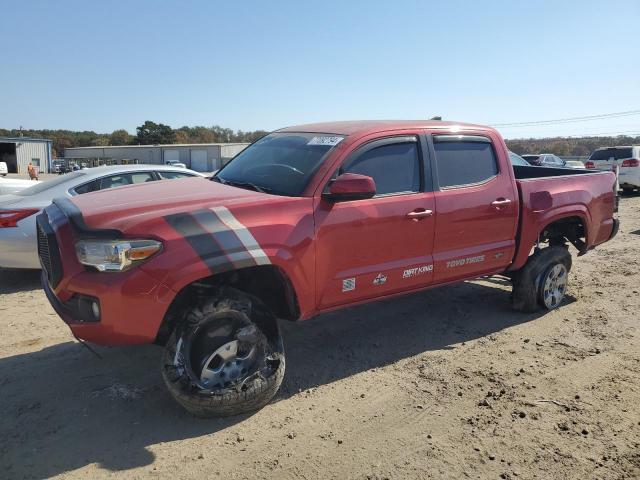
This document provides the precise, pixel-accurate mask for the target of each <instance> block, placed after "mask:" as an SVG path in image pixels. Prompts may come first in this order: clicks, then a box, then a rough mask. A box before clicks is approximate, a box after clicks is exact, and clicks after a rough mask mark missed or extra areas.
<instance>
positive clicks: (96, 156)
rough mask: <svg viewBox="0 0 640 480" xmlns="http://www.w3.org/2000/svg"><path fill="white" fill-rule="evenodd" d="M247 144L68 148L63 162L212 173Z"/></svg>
mask: <svg viewBox="0 0 640 480" xmlns="http://www.w3.org/2000/svg"><path fill="white" fill-rule="evenodd" d="M247 145H249V144H248V143H194V144H168V145H123V146H115V147H74V148H65V150H64V158H65V160H67V161H74V162H76V163H87V166H90V167H91V166H97V165H102V164H106V165H110V164H130V163H134V164H140V163H145V164H164V163H167V162H168V161H170V160H177V161H179V162H181V163H184V164H185V165H186V166H187V168H191V169H192V170H196V171H198V172H212V171H214V170H217V169H219V168H220V167H221V166H222V165H224V164H225V163H226V162H228V161H229V160H231V159H232V158H233V157H235V156H236V155H237V154H238V153H240V152H241V151H242V150H244V149H245V148H246V147H247Z"/></svg>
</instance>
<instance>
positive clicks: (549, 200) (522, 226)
mask: <svg viewBox="0 0 640 480" xmlns="http://www.w3.org/2000/svg"><path fill="white" fill-rule="evenodd" d="M514 172H515V177H516V185H517V186H518V195H519V197H520V205H521V208H520V212H521V213H520V219H519V226H518V230H519V235H518V239H519V241H518V248H517V251H516V252H517V253H516V257H515V258H514V261H513V264H512V265H511V267H510V270H517V269H519V268H521V267H522V266H523V265H524V264H525V262H526V261H527V257H528V256H529V254H530V252H531V248H533V246H534V245H535V244H536V241H537V235H538V232H540V231H542V230H543V229H544V228H545V227H546V226H547V225H549V224H551V223H553V222H554V221H556V220H557V219H560V218H566V217H568V216H569V217H575V218H576V219H577V220H579V221H580V223H582V225H583V226H584V228H585V230H586V232H585V240H586V242H585V243H586V244H585V247H584V251H581V252H580V253H581V254H582V253H586V251H588V250H589V249H591V248H593V247H595V246H596V245H599V244H600V243H603V242H606V241H607V240H608V239H609V238H610V237H611V235H612V232H613V228H614V225H613V224H614V221H613V218H612V217H613V210H614V205H615V197H616V192H615V184H616V178H615V174H614V173H613V172H606V171H594V170H582V169H580V170H579V169H570V168H548V167H533V166H532V167H524V166H515V167H514Z"/></svg>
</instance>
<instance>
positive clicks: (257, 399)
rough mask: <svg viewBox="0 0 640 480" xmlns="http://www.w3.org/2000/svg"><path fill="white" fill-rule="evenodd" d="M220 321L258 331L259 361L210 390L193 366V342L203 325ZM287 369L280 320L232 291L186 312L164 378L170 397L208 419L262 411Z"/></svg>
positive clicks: (169, 344) (166, 353) (170, 345)
mask: <svg viewBox="0 0 640 480" xmlns="http://www.w3.org/2000/svg"><path fill="white" fill-rule="evenodd" d="M216 322H219V323H223V322H234V323H233V324H234V325H239V326H241V327H243V328H241V329H240V330H238V332H241V331H243V330H245V331H246V330H247V328H249V329H252V330H253V331H255V332H257V335H254V336H256V339H254V341H255V346H256V348H257V349H258V351H259V355H258V357H259V358H258V360H257V362H256V365H255V366H254V368H253V370H252V371H250V372H247V375H246V376H244V377H243V378H241V379H238V381H237V382H235V383H234V384H233V385H229V386H225V387H224V388H216V389H207V388H204V387H203V385H202V384H201V383H199V378H198V375H197V374H196V373H194V370H193V368H192V367H191V365H190V361H189V358H188V357H189V352H190V345H191V344H190V342H193V341H194V339H195V337H196V335H197V333H198V330H199V329H202V328H203V326H204V325H216ZM254 327H257V328H254ZM284 371H285V356H284V348H283V345H282V337H281V336H280V332H279V330H278V325H277V321H276V319H275V318H274V317H273V315H272V314H271V312H269V310H268V309H267V308H266V307H265V306H264V304H262V302H260V300H258V299H257V298H255V297H252V296H250V295H247V294H245V293H243V292H240V291H238V290H235V289H231V288H224V289H222V290H221V291H220V292H219V294H218V295H217V296H216V297H215V298H213V299H209V300H207V301H205V302H203V304H202V305H200V306H197V307H194V308H193V309H191V310H189V311H187V312H185V314H184V321H183V322H181V323H180V324H179V325H178V326H177V327H176V328H175V330H174V331H173V333H172V334H171V336H170V338H169V341H168V342H167V345H166V346H165V349H164V353H163V356H162V378H163V380H164V382H165V384H166V386H167V388H168V390H169V393H170V394H171V396H172V397H173V398H174V399H175V400H176V401H177V402H178V403H179V404H180V405H182V406H183V407H184V408H185V409H186V410H187V411H189V412H191V413H192V414H194V415H196V416H198V417H205V418H210V417H227V416H233V415H239V414H243V413H248V412H253V411H256V410H259V409H260V408H262V407H264V406H265V405H266V404H267V403H269V401H270V400H271V399H272V398H273V396H274V395H275V394H276V392H277V391H278V389H279V388H280V384H281V383H282V380H283V377H284Z"/></svg>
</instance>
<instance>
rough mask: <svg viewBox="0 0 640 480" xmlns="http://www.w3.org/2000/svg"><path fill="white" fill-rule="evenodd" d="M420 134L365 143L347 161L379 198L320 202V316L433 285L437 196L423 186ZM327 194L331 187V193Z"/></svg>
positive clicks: (344, 166)
mask: <svg viewBox="0 0 640 480" xmlns="http://www.w3.org/2000/svg"><path fill="white" fill-rule="evenodd" d="M422 147H423V145H422V143H421V140H420V139H419V137H418V135H403V136H400V137H390V138H389V137H388V138H385V139H379V140H374V141H369V142H366V143H365V144H363V145H360V146H358V147H356V148H355V149H354V151H353V153H351V154H350V155H348V156H347V158H346V160H345V161H344V162H343V164H342V166H341V167H340V168H339V169H338V170H337V171H336V172H335V174H334V178H335V176H337V175H340V174H343V173H358V174H362V175H368V176H370V177H372V178H373V179H374V181H375V182H376V196H375V197H373V198H370V199H366V200H353V201H343V202H329V201H327V200H324V199H320V198H318V206H317V208H316V212H315V221H316V245H317V247H316V258H317V262H316V263H317V265H316V272H317V277H316V280H317V281H316V292H317V295H316V296H317V303H318V307H319V308H320V309H325V308H330V307H333V306H336V305H340V304H344V303H352V302H357V301H362V300H366V299H368V298H375V297H380V296H382V295H387V294H391V293H396V292H401V291H405V290H411V289H414V288H418V287H420V286H424V285H428V284H429V283H431V280H432V276H433V261H432V256H431V251H432V247H433V234H434V223H435V207H434V197H433V192H431V191H425V190H430V189H428V188H425V186H424V184H425V182H424V180H423V170H424V165H425V162H423V154H422V152H423V151H426V149H424V150H423V148H422ZM327 187H328V186H327Z"/></svg>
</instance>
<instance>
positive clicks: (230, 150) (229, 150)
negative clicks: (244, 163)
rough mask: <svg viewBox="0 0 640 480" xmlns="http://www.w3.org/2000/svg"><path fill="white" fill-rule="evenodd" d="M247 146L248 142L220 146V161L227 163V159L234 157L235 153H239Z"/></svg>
mask: <svg viewBox="0 0 640 480" xmlns="http://www.w3.org/2000/svg"><path fill="white" fill-rule="evenodd" d="M248 146H249V144H248V143H235V144H230V145H223V146H222V151H221V153H220V158H221V159H222V163H223V164H224V163H227V162H228V161H229V160H231V159H232V158H233V157H235V156H236V155H237V154H239V153H240V152H241V151H242V150H244V149H245V148H247V147H248ZM221 166H222V165H219V166H218V168H220V167H221Z"/></svg>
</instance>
